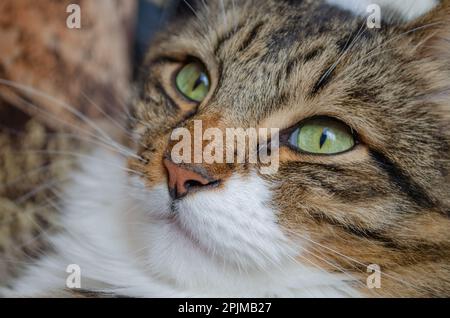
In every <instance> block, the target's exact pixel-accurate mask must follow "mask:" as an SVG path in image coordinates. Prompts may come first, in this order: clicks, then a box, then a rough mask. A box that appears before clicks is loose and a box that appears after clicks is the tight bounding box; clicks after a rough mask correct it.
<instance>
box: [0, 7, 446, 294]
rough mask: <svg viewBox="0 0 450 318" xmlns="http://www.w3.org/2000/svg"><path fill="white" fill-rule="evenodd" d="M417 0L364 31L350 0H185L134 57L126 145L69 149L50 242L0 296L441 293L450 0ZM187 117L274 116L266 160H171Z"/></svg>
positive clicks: (267, 121) (235, 122) (233, 122)
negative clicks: (140, 58)
mask: <svg viewBox="0 0 450 318" xmlns="http://www.w3.org/2000/svg"><path fill="white" fill-rule="evenodd" d="M421 2H422V1H421ZM423 2H427V4H428V5H425V6H417V8H418V10H417V11H414V9H411V8H416V6H413V5H412V4H414V2H410V3H411V7H409V8H408V14H403V13H402V10H401V8H402V3H405V2H404V1H403V2H400V1H394V2H393V1H390V6H389V8H388V7H386V6H381V7H380V9H381V13H382V14H381V17H382V21H381V27H380V28H368V27H367V16H366V13H365V11H364V10H361V7H359V6H358V7H356V6H355V5H354V4H355V2H354V1H337V0H333V1H323V0H319V1H317V0H314V1H313V0H303V1H302V0H299V1H291V0H264V1H261V0H258V1H256V0H250V1H248V0H246V1H243V0H223V1H189V2H183V3H184V5H183V3H182V5H180V8H179V10H178V11H177V12H176V15H175V16H174V17H173V18H172V21H171V22H170V23H169V24H168V26H167V27H166V28H165V29H164V30H163V31H161V32H160V33H159V35H157V37H156V38H155V39H154V40H153V41H152V44H151V48H150V50H149V52H148V54H147V57H146V60H145V62H144V63H143V66H142V71H143V72H142V76H141V81H140V85H139V92H138V93H139V94H138V96H137V97H136V101H135V102H134V103H133V115H132V116H130V118H131V119H130V122H129V123H128V124H129V126H130V127H131V131H132V136H133V140H134V142H135V146H132V145H113V146H114V147H112V148H113V149H102V148H111V147H106V146H105V147H96V148H95V149H92V150H90V152H89V153H88V155H86V157H84V158H83V159H82V160H80V162H79V167H78V168H77V169H74V170H73V172H72V178H71V179H70V182H69V183H68V184H67V185H66V186H65V187H64V188H63V189H62V190H61V195H60V198H61V201H60V202H59V204H58V208H59V210H60V214H61V221H60V222H61V224H62V228H63V229H62V230H61V231H59V232H58V233H56V234H52V235H49V236H48V237H47V239H48V242H49V245H50V246H51V249H50V250H48V252H47V253H45V255H43V256H42V257H41V258H40V259H39V260H37V261H35V263H34V264H31V265H30V266H28V268H27V269H26V271H25V272H24V273H23V274H22V275H21V277H19V278H18V279H16V280H14V281H13V282H11V283H10V284H9V286H5V287H3V288H2V289H1V290H0V293H1V294H2V295H3V296H6V297H12V296H83V295H86V296H92V295H95V296H100V297H102V296H118V297H120V296H131V297H448V296H449V295H450V262H449V260H450V253H449V244H450V219H449V216H450V210H449V203H450V201H449V193H450V192H449V182H448V181H449V176H448V168H449V166H448V165H449V162H450V160H449V142H450V139H449V129H448V127H449V116H448V115H449V106H450V95H449V89H450V87H449V84H450V63H449V62H450V54H449V52H450V50H449V44H450V41H449V40H448V39H449V35H450V34H449V32H450V30H449V25H450V24H449V20H450V1H447V0H444V1H440V2H439V3H438V2H436V1H423ZM423 2H422V3H423ZM392 3H395V4H396V5H392ZM381 4H383V3H381ZM397 4H398V5H397ZM353 9H354V10H353ZM195 121H202V123H203V127H204V128H205V129H206V128H219V129H220V130H222V131H223V130H225V129H226V128H230V127H231V128H234V127H242V128H244V129H246V128H278V129H279V131H280V132H279V142H280V143H279V147H278V148H277V149H275V147H274V148H271V147H272V146H273V145H271V144H269V145H267V147H269V148H271V149H270V150H271V151H275V150H277V151H278V155H277V157H278V159H279V169H278V171H277V172H276V173H272V174H262V173H261V172H260V170H261V165H260V164H258V163H256V164H253V163H252V164H250V163H248V162H245V163H243V164H239V163H230V162H228V163H221V162H217V163H212V164H205V163H175V160H174V158H173V157H172V156H171V150H172V148H173V147H174V146H175V143H176V142H175V141H176V140H171V134H172V132H173V130H174V129H176V128H180V127H183V128H185V129H187V130H188V131H190V132H193V130H194V128H193V127H194V123H195ZM193 133H194V132H193ZM98 134H99V135H100V136H101V132H98ZM105 138H106V137H105ZM108 145H109V146H111V143H108ZM70 265H74V266H75V267H74V268H77V269H78V270H79V272H78V274H80V277H81V281H80V285H79V286H77V287H76V288H69V287H70V286H68V285H67V279H68V277H72V274H73V273H72V272H71V270H70V268H73V267H70ZM68 266H69V267H68ZM67 269H69V270H68V272H66V270H67ZM377 275H378V280H377V278H376V277H377ZM372 278H374V280H373V281H371V279H372ZM69 282H70V281H69ZM373 282H375V284H371V283H373ZM69 285H70V284H69ZM78 287H79V288H78Z"/></svg>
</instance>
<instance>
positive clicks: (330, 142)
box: [289, 118, 355, 155]
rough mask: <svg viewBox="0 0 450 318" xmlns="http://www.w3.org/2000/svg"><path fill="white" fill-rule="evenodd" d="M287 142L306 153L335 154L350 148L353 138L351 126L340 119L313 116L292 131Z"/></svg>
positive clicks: (353, 142) (352, 144)
mask: <svg viewBox="0 0 450 318" xmlns="http://www.w3.org/2000/svg"><path fill="white" fill-rule="evenodd" d="M289 143H290V144H291V145H292V146H294V147H296V148H297V149H300V150H301V151H304V152H307V153H311V154H320V155H336V154H339V153H342V152H345V151H347V150H350V149H352V148H353V147H354V146H355V138H354V135H353V133H352V130H351V128H350V127H348V126H347V125H345V124H344V123H342V122H340V121H337V120H334V119H331V118H313V119H310V120H307V121H306V122H304V123H303V124H301V125H300V127H299V128H297V129H296V130H295V131H294V133H293V134H292V135H291V136H290V138H289Z"/></svg>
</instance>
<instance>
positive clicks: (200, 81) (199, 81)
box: [192, 73, 205, 91]
mask: <svg viewBox="0 0 450 318" xmlns="http://www.w3.org/2000/svg"><path fill="white" fill-rule="evenodd" d="M203 83H205V75H204V74H202V73H200V75H199V76H198V78H197V80H196V81H195V83H194V86H193V87H192V90H193V91H195V90H196V89H197V88H198V87H199V86H200V85H202V84H203Z"/></svg>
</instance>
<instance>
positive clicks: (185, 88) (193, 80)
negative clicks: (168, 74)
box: [176, 62, 210, 103]
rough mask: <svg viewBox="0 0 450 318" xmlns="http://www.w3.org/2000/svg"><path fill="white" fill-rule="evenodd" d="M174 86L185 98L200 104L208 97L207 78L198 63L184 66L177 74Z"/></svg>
mask: <svg viewBox="0 0 450 318" xmlns="http://www.w3.org/2000/svg"><path fill="white" fill-rule="evenodd" d="M176 85H177V88H178V90H179V91H180V92H181V93H182V94H183V95H184V96H185V97H187V98H189V99H191V100H193V101H195V102H198V103H200V102H202V101H203V100H204V99H205V97H206V95H208V92H209V88H210V84H209V77H208V75H207V72H206V71H205V69H204V67H203V66H202V65H201V64H200V63H195V62H194V63H190V64H187V65H185V66H184V67H183V68H182V69H181V70H180V71H179V72H178V74H177V77H176Z"/></svg>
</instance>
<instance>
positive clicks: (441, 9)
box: [405, 0, 450, 62]
mask: <svg viewBox="0 0 450 318" xmlns="http://www.w3.org/2000/svg"><path fill="white" fill-rule="evenodd" d="M405 32H406V33H408V34H409V35H411V36H412V37H413V38H414V50H415V53H416V54H419V55H420V56H421V57H427V56H428V57H429V56H436V57H440V58H444V59H446V60H448V61H449V62H450V0H441V1H440V4H439V5H438V6H437V7H435V8H434V9H433V10H431V11H430V12H428V13H427V14H425V15H423V16H422V17H420V18H418V19H416V20H414V21H412V22H410V23H409V24H408V25H407V26H406V31H405Z"/></svg>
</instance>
